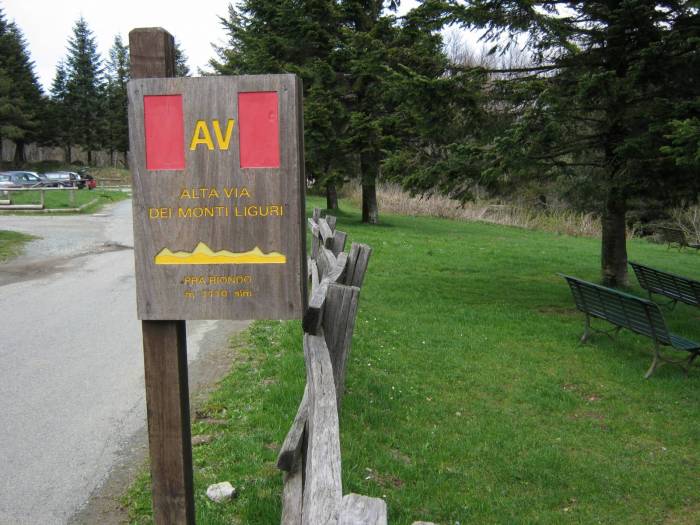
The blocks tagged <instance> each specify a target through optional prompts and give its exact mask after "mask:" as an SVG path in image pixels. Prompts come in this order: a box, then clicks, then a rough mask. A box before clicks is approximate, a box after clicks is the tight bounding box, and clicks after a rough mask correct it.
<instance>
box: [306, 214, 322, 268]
mask: <svg viewBox="0 0 700 525" xmlns="http://www.w3.org/2000/svg"><path fill="white" fill-rule="evenodd" d="M316 209H318V208H316ZM309 230H310V231H311V258H312V259H316V257H318V247H319V245H320V241H319V238H318V237H319V233H320V230H319V228H318V224H316V221H315V220H314V219H309Z"/></svg>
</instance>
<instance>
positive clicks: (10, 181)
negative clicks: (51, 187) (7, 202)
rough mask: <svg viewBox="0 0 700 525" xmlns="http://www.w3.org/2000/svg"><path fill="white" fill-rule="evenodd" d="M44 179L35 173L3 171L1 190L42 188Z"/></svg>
mask: <svg viewBox="0 0 700 525" xmlns="http://www.w3.org/2000/svg"><path fill="white" fill-rule="evenodd" d="M42 186H46V183H45V181H44V179H42V178H41V177H40V176H39V174H38V173H36V172H34V171H1V172H0V188H40V187H42Z"/></svg>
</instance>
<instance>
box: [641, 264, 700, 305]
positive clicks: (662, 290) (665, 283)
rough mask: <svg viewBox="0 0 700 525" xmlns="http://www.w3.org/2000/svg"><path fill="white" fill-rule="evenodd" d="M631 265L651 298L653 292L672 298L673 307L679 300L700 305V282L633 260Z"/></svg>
mask: <svg viewBox="0 0 700 525" xmlns="http://www.w3.org/2000/svg"><path fill="white" fill-rule="evenodd" d="M630 266H631V267H632V269H633V270H634V274H635V275H636V276H637V281H639V286H641V287H642V288H644V289H645V290H646V291H647V293H648V294H649V299H651V298H652V294H658V295H663V296H664V297H668V298H669V299H671V302H670V303H669V304H670V305H671V309H673V307H674V306H675V305H676V303H677V302H678V301H680V302H682V303H685V304H689V305H690V306H700V282H698V281H694V280H693V279H688V278H687V277H682V276H680V275H675V274H673V273H668V272H664V271H662V270H657V269H656V268H651V267H649V266H645V265H643V264H639V263H636V262H632V261H630Z"/></svg>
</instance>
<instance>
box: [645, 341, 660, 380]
mask: <svg viewBox="0 0 700 525" xmlns="http://www.w3.org/2000/svg"><path fill="white" fill-rule="evenodd" d="M662 364H663V362H662V361H661V357H660V356H659V348H658V347H656V348H654V360H653V361H652V362H651V366H650V367H649V370H647V373H646V374H644V379H649V378H650V377H651V374H653V373H654V372H655V371H656V369H657V368H658V367H660V366H661V365H662Z"/></svg>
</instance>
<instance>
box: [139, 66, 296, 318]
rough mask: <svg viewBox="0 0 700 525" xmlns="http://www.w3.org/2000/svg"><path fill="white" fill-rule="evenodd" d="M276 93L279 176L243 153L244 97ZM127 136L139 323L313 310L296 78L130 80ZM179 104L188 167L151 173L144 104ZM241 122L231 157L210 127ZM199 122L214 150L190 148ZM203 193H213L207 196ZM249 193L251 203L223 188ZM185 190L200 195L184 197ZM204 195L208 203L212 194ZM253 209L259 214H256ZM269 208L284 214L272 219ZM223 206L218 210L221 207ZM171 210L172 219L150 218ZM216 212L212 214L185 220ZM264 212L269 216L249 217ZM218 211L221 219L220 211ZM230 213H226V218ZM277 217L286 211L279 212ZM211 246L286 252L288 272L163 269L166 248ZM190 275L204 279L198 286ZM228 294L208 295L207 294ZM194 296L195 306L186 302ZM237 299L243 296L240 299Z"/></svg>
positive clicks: (274, 268)
mask: <svg viewBox="0 0 700 525" xmlns="http://www.w3.org/2000/svg"><path fill="white" fill-rule="evenodd" d="M255 91H269V92H272V91H274V92H276V93H277V95H278V101H279V132H280V155H281V157H280V162H281V164H280V168H279V169H276V168H241V167H240V152H239V148H238V141H239V129H238V126H237V122H238V121H237V117H238V94H239V93H243V92H255ZM128 92H129V122H130V126H129V134H130V144H131V155H132V158H131V161H130V164H131V169H132V174H133V191H134V201H133V210H134V232H135V241H134V253H135V258H136V282H137V303H138V315H139V317H140V318H141V319H151V320H158V319H300V318H301V316H302V314H303V311H304V308H305V306H306V298H307V294H306V287H307V272H306V246H305V245H306V235H305V232H304V224H305V222H306V221H305V218H304V206H305V204H304V192H305V186H304V184H305V180H304V170H303V164H304V161H303V151H302V148H303V138H302V134H301V133H300V129H301V126H302V125H303V122H302V106H301V102H300V100H301V99H300V97H301V93H300V92H301V86H300V81H299V79H298V78H297V77H295V76H294V75H260V76H239V77H202V78H173V79H163V78H160V79H137V80H132V81H130V82H129V86H128ZM174 94H179V95H181V96H182V100H183V107H184V113H183V115H184V132H185V141H184V142H185V149H186V151H185V169H184V170H176V171H153V170H147V169H146V164H145V130H144V119H143V107H144V102H143V101H144V97H146V96H153V95H174ZM231 119H233V120H234V121H235V123H234V126H233V130H232V135H231V138H230V144H229V147H228V149H225V148H223V149H222V148H220V147H219V145H218V144H219V142H218V139H217V137H216V134H215V133H214V131H213V130H214V128H213V124H212V123H213V121H214V120H217V121H219V122H220V123H221V126H223V128H224V129H225V126H226V123H227V122H228V121H229V120H231ZM198 121H203V122H204V123H205V124H206V125H207V126H208V129H209V132H210V134H211V138H212V142H213V144H214V149H213V150H209V149H208V147H207V146H206V145H204V144H200V145H199V146H195V149H194V150H192V149H191V147H190V144H191V138H192V137H193V135H194V131H195V129H196V126H197V122H198ZM199 188H216V189H217V190H218V193H219V196H203V195H202V194H201V193H200V192H199ZM226 188H228V189H230V188H237V189H238V190H239V191H240V190H241V189H242V188H246V190H247V192H248V193H249V194H250V196H246V195H243V196H240V195H238V196H236V194H234V193H231V192H229V193H230V194H229V196H226V195H225V194H224V189H226ZM183 189H185V190H193V191H192V193H191V194H195V195H196V196H195V197H187V196H184V197H183V193H182V191H183ZM207 195H210V194H208V193H207ZM251 206H255V207H257V208H250V207H251ZM268 206H278V208H276V210H278V212H275V213H277V214H276V215H274V214H273V215H270V214H269V212H270V208H268ZM217 207H219V208H217ZM157 209H163V210H170V211H169V212H168V213H171V214H172V215H171V216H170V218H167V217H162V216H157V215H156V216H155V217H153V216H152V215H151V216H150V217H151V218H149V210H150V212H151V213H154V212H153V210H157ZM197 209H199V210H200V213H204V211H203V210H206V209H209V210H210V212H209V213H213V214H214V216H208V215H204V216H201V217H199V218H187V217H180V210H182V213H183V214H184V215H185V216H186V215H187V213H188V210H190V213H194V214H197V213H198V212H197ZM249 209H250V210H252V211H251V213H253V212H257V211H258V210H261V213H267V215H266V216H261V213H259V214H258V215H249V214H247V212H248V210H249ZM217 210H219V211H217ZM223 210H226V211H225V213H226V215H223V213H224V211H223ZM279 210H283V211H282V214H281V215H280V214H279ZM200 242H204V243H206V244H207V246H208V247H209V248H210V249H212V250H213V251H220V250H228V251H230V252H234V253H240V252H247V251H250V250H252V249H254V248H256V247H258V248H259V249H260V250H262V251H263V252H264V253H270V252H279V253H282V254H283V255H284V256H285V257H286V263H284V264H213V265H201V264H195V265H156V264H154V258H155V256H156V254H158V253H159V252H160V251H161V250H163V249H164V248H168V249H169V250H171V251H173V252H176V251H184V252H190V251H192V250H193V249H194V248H195V247H196V246H197V245H198V243H200ZM188 276H201V277H204V278H205V283H204V284H196V283H195V284H193V283H192V281H191V280H190V281H188V280H187V278H188ZM212 277H214V278H216V277H224V278H228V279H229V280H230V279H232V278H233V279H235V278H244V277H249V278H250V282H249V283H246V284H240V283H239V284H231V283H230V282H229V283H226V282H225V281H224V283H223V284H220V283H219V284H217V283H216V281H214V284H210V278H212ZM222 289H223V290H225V291H226V295H225V296H222V295H219V294H214V295H208V294H207V292H208V291H210V290H215V291H216V290H222ZM190 292H192V293H194V294H195V297H194V298H191V296H189V295H188V294H189V293H190ZM236 292H238V295H236Z"/></svg>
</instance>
